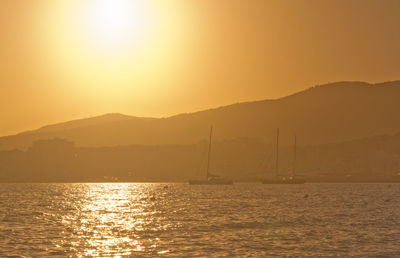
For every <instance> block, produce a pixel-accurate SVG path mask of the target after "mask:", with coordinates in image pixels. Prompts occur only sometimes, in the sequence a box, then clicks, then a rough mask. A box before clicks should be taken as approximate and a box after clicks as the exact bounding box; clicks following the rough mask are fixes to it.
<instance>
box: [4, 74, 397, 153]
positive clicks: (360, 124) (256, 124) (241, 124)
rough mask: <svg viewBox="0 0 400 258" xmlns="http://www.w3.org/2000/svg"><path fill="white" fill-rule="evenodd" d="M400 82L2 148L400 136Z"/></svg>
mask: <svg viewBox="0 0 400 258" xmlns="http://www.w3.org/2000/svg"><path fill="white" fill-rule="evenodd" d="M399 99H400V81H392V82H384V83H378V84H369V83H365V82H336V83H330V84H325V85H320V86H315V87H312V88H310V89H307V90H304V91H301V92H298V93H296V94H293V95H290V96H287V97H284V98H280V99H274V100H262V101H253V102H245V103H237V104H233V105H229V106H224V107H219V108H215V109H209V110H204V111H199V112H195V113H187V114H179V115H176V116H172V117H167V118H139V117H131V116H125V115H120V114H109V115H104V116H100V117H94V118H88V119H82V120H75V121H70V122H66V123H62V124H56V125H51V126H45V127H42V128H40V129H38V130H33V131H28V132H24V133H21V134H17V135H11V136H5V137H0V150H10V149H14V148H18V149H22V150H24V149H27V148H28V147H29V146H30V145H31V144H32V142H33V141H35V140H38V139H52V138H64V139H68V140H71V141H73V142H75V144H76V145H77V146H87V147H99V146H116V145H130V144H141V145H157V144H192V143H197V142H198V141H200V140H202V139H206V137H207V134H208V130H209V126H210V125H211V124H212V125H214V128H215V130H214V131H215V137H214V139H216V140H223V139H235V138H242V137H245V138H258V139H261V140H263V141H265V142H272V141H273V140H274V137H275V131H276V128H277V127H279V128H280V130H281V141H282V142H283V144H289V143H291V141H292V136H293V134H294V133H296V134H297V135H298V137H299V144H300V145H309V144H324V143H332V142H340V141H347V140H353V139H358V138H363V137H369V136H373V135H378V134H393V133H395V132H398V131H400V116H399V110H400V101H399Z"/></svg>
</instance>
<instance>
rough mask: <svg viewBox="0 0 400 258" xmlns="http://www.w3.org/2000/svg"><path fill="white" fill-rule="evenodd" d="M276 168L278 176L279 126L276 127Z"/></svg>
mask: <svg viewBox="0 0 400 258" xmlns="http://www.w3.org/2000/svg"><path fill="white" fill-rule="evenodd" d="M275 169H276V171H275V172H276V176H278V175H279V128H278V129H276V164H275Z"/></svg>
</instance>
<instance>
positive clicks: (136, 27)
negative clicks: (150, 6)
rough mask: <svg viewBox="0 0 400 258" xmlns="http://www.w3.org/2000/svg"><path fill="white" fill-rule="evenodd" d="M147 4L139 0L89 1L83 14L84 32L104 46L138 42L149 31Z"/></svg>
mask: <svg viewBox="0 0 400 258" xmlns="http://www.w3.org/2000/svg"><path fill="white" fill-rule="evenodd" d="M144 3H145V2H144V1H138V0H89V1H87V2H85V4H86V5H85V8H83V13H82V16H83V17H84V18H83V19H84V22H83V24H82V25H83V26H84V33H85V34H86V36H88V37H89V40H90V41H91V42H92V43H94V44H95V45H97V46H101V47H118V48H119V47H121V46H131V45H133V44H138V43H139V42H140V41H141V40H143V37H145V34H146V31H147V30H149V28H148V19H147V18H148V17H146V10H145V9H146V8H145V6H144Z"/></svg>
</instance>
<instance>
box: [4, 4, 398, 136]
mask: <svg viewBox="0 0 400 258" xmlns="http://www.w3.org/2000/svg"><path fill="white" fill-rule="evenodd" d="M101 1H103V2H104V1H111V2H113V1H114V2H115V1H117V0H101ZM118 1H122V2H121V3H123V2H124V1H126V0H118ZM128 1H129V0H128ZM96 3H98V2H96V1H95V0H82V1H77V0H76V1H73V0H63V1H62V0H60V1H52V0H35V1H33V0H2V1H0V35H1V40H0V135H6V134H12V133H17V132H20V131H22V130H27V129H34V128H36V127H39V126H42V125H45V124H48V123H55V122H60V121H66V120H71V119H76V118H82V117H89V116H95V115H100V114H103V113H111V112H118V113H124V114H129V115H137V116H156V117H161V116H168V115H172V114H176V113H180V112H191V111H196V110H200V109H206V108H210V107H215V106H221V105H226V104H231V103H235V102H241V101H250V100H257V99H265V98H277V97H280V96H284V95H287V94H290V93H293V92H295V91H299V90H302V89H304V88H307V87H310V86H313V85H315V84H322V83H326V82H332V81H341V80H362V81H369V82H378V81H387V80H395V79H400V69H399V67H400V48H399V46H400V33H399V27H400V16H399V15H398V14H399V11H400V1H397V0H393V1H386V0H375V1H372V0H357V1H356V0H331V1H320V0H314V1H312V0H304V1H291V0H288V1H285V0H277V1H271V0H268V1H266V0H252V1H235V0H201V1H194V0H193V1H187V0H181V1H178V0H176V1H173V0H171V1H161V0H153V1H149V0H147V1H140V0H132V2H131V3H129V7H130V8H131V9H132V10H131V9H129V10H130V11H132V12H128V14H129V15H131V16H134V18H133V19H130V18H132V17H127V19H128V20H129V21H132V24H131V25H132V26H133V27H132V26H131V27H126V26H125V25H126V24H124V22H125V20H124V19H119V18H121V16H122V14H121V15H120V16H119V17H117V18H118V19H116V17H114V16H115V14H117V16H118V14H119V13H118V12H119V9H118V8H119V7H116V10H117V11H116V13H114V14H113V15H114V16H113V17H112V18H111V21H112V22H115V21H117V22H118V24H117V25H115V24H112V26H122V27H117V29H121V30H115V27H109V26H108V25H109V24H107V21H110V20H105V21H104V20H102V21H97V20H96V19H97V18H98V16H96V15H98V13H96V12H97V11H98V10H97V9H96V8H97V7H96ZM132 3H134V4H132ZM106 4H107V5H108V3H106ZM123 4H124V5H125V4H126V3H123ZM110 7H111V9H113V8H114V7H115V6H110ZM106 9H110V8H108V7H107V8H106ZM120 9H121V10H125V9H127V8H120ZM93 10H94V11H93ZM123 15H126V14H123ZM129 15H128V16H129ZM100 16H101V15H100ZM93 17H94V18H93ZM99 19H100V18H99ZM110 28H111V30H110ZM95 30H99V31H95ZM132 31H134V32H132ZM127 32H129V33H130V34H129V37H128V36H127V35H125V34H124V33H127ZM131 32H132V33H131ZM96 33H97V34H96ZM117 33H118V34H117ZM98 34H99V35H100V36H99V35H98ZM98 36H99V37H98Z"/></svg>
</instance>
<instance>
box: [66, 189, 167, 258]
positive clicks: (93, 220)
mask: <svg viewBox="0 0 400 258" xmlns="http://www.w3.org/2000/svg"><path fill="white" fill-rule="evenodd" d="M87 186H88V188H87V189H86V190H87V191H86V194H85V196H84V198H83V199H82V201H81V202H80V207H79V208H78V210H79V211H80V214H74V215H72V216H71V215H69V216H64V217H63V223H64V224H66V225H68V226H70V227H71V228H72V229H73V231H74V233H75V234H76V235H78V238H77V239H76V240H73V241H72V242H71V243H70V244H71V245H72V246H76V247H78V248H79V247H82V243H83V246H85V248H84V250H83V252H81V256H104V255H112V256H115V255H117V256H119V255H121V256H126V255H133V254H135V253H137V252H143V251H144V249H145V247H144V242H146V246H147V247H149V246H150V248H154V249H156V248H157V242H158V241H159V238H157V237H156V238H154V239H152V238H149V239H140V237H139V236H137V235H135V234H132V233H134V232H139V231H143V230H144V229H145V228H147V227H148V226H150V225H151V227H152V229H151V230H154V231H158V230H162V226H156V225H157V224H154V222H155V220H156V218H155V217H154V216H153V215H154V214H155V213H157V211H156V210H154V207H152V206H154V205H155V204H153V203H152V201H151V200H153V199H152V198H154V197H153V196H150V194H149V192H148V191H146V188H147V187H148V185H147V187H146V185H145V184H124V183H115V184H113V183H108V184H101V185H99V184H87ZM166 227H168V225H167V226H166ZM64 241H69V240H68V238H67V239H65V240H64ZM149 242H151V243H149ZM149 244H150V245H149ZM156 253H158V254H165V253H168V250H161V251H158V252H156Z"/></svg>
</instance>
